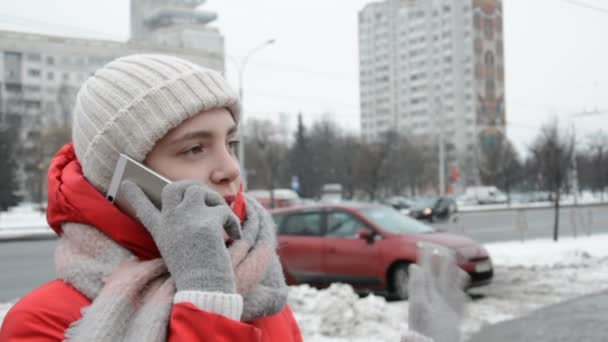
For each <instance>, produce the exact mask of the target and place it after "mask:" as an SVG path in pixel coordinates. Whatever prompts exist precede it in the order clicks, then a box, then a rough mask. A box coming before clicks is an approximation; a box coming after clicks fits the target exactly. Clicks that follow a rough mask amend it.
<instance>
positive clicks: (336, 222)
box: [272, 203, 493, 299]
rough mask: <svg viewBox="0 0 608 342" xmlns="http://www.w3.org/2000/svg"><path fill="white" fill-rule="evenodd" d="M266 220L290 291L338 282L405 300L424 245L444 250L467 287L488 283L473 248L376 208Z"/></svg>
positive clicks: (323, 208) (312, 209)
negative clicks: (272, 224)
mask: <svg viewBox="0 0 608 342" xmlns="http://www.w3.org/2000/svg"><path fill="white" fill-rule="evenodd" d="M272 215H273V217H274V220H275V222H276V223H277V229H278V241H279V248H278V253H279V257H280V260H281V264H282V266H283V270H284V272H285V277H286V279H287V282H288V283H289V284H290V285H296V284H310V285H313V286H316V287H325V286H328V285H329V284H331V283H333V282H342V283H348V284H350V285H352V286H353V287H354V288H355V289H356V290H357V291H360V292H370V291H371V292H376V293H379V294H386V295H388V296H389V297H394V298H399V299H402V298H407V283H408V266H409V265H410V264H411V263H415V262H416V258H417V254H418V253H417V252H418V248H419V247H420V246H421V244H424V243H433V244H436V245H440V246H444V247H447V248H448V249H450V250H451V251H452V252H453V253H454V255H455V257H456V261H457V263H458V265H459V266H460V267H461V268H462V269H463V270H465V271H466V272H468V274H469V275H470V277H471V282H470V283H469V285H468V286H469V287H475V286H481V285H485V284H489V283H490V281H491V279H492V277H493V267H492V262H491V260H490V257H489V256H488V253H487V252H486V250H485V248H484V247H483V246H481V245H480V244H478V243H477V242H475V241H473V240H471V239H469V238H467V237H463V236H458V235H452V234H446V233H439V232H436V231H435V230H434V229H433V228H432V227H429V226H427V225H425V224H423V223H422V222H419V221H416V220H414V219H412V218H410V217H407V216H404V215H402V214H400V213H399V212H398V211H396V210H395V209H393V208H391V207H388V206H384V205H381V204H366V203H348V204H347V203H340V204H327V205H313V206H298V207H291V208H284V209H277V210H273V211H272Z"/></svg>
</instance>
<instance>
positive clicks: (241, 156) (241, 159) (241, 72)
mask: <svg viewBox="0 0 608 342" xmlns="http://www.w3.org/2000/svg"><path fill="white" fill-rule="evenodd" d="M275 41H276V40H275V39H269V40H267V41H265V42H263V43H262V44H260V45H258V46H256V47H255V48H253V49H251V51H249V53H247V55H246V56H245V58H243V60H242V61H241V64H240V65H239V64H237V68H238V72H239V99H240V101H241V126H243V123H244V121H245V120H244V118H245V98H244V95H245V94H244V88H243V78H244V73H245V67H246V66H247V62H248V61H249V59H250V58H251V56H252V55H253V54H255V53H256V52H258V51H260V50H261V49H263V48H265V47H266V46H268V45H271V44H274V42H275ZM239 140H240V141H241V143H240V144H239V148H238V151H237V154H238V158H239V162H240V164H241V175H242V179H243V188H244V190H246V189H247V169H246V168H245V141H244V140H245V135H244V130H243V129H242V128H241V129H239Z"/></svg>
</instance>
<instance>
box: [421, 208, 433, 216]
mask: <svg viewBox="0 0 608 342" xmlns="http://www.w3.org/2000/svg"><path fill="white" fill-rule="evenodd" d="M432 212H433V211H432V210H431V209H429V208H426V209H424V210H423V211H422V214H424V216H429V215H431V213H432Z"/></svg>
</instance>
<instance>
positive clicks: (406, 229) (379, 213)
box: [361, 207, 435, 234]
mask: <svg viewBox="0 0 608 342" xmlns="http://www.w3.org/2000/svg"><path fill="white" fill-rule="evenodd" d="M361 214H362V215H363V217H365V218H366V219H368V220H370V221H371V222H372V223H374V224H375V225H377V226H379V227H380V228H382V229H384V230H386V231H388V232H391V233H395V234H428V233H433V232H434V231H435V230H434V229H433V228H431V227H429V226H427V225H425V224H423V223H420V222H418V221H416V220H414V219H412V218H409V217H407V216H404V215H403V214H401V213H399V212H398V211H396V210H395V209H393V208H389V207H373V208H365V209H362V210H361Z"/></svg>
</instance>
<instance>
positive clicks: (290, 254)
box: [275, 210, 325, 284]
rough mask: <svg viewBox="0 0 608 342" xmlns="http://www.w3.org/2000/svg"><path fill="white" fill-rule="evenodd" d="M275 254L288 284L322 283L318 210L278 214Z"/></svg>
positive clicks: (321, 230) (320, 222) (321, 221)
mask: <svg viewBox="0 0 608 342" xmlns="http://www.w3.org/2000/svg"><path fill="white" fill-rule="evenodd" d="M281 216H283V217H281V218H280V220H278V219H275V222H277V221H280V222H278V223H280V226H279V230H278V253H279V257H280V259H281V263H282V265H283V269H284V272H285V276H286V278H287V280H288V282H289V283H290V284H297V283H309V284H320V283H324V274H323V272H322V265H321V260H322V258H323V253H324V247H325V246H324V244H323V241H324V239H323V236H322V232H323V226H324V216H323V212H322V211H321V210H311V211H298V212H295V213H290V214H287V215H281Z"/></svg>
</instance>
